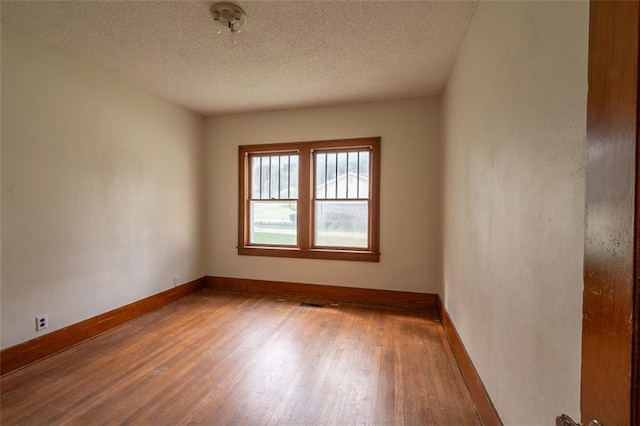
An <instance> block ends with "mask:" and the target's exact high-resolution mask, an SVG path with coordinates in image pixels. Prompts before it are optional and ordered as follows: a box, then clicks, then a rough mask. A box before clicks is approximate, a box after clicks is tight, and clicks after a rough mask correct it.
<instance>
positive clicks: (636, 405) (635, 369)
mask: <svg viewBox="0 0 640 426" xmlns="http://www.w3.org/2000/svg"><path fill="white" fill-rule="evenodd" d="M637 61H638V62H637V64H638V65H637V74H638V75H637V80H636V82H637V83H636V89H637V92H636V93H637V95H636V99H637V100H636V214H635V219H636V223H635V227H636V232H635V248H636V254H635V256H636V257H635V270H634V276H635V288H634V302H633V305H634V312H633V344H632V348H633V353H632V367H631V368H632V376H631V423H632V424H636V425H640V271H639V268H640V226H639V223H640V173H638V165H639V164H640V12H638V53H637Z"/></svg>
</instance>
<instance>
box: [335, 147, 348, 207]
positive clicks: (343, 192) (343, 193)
mask: <svg viewBox="0 0 640 426" xmlns="http://www.w3.org/2000/svg"><path fill="white" fill-rule="evenodd" d="M337 179H338V197H337V198H347V153H346V152H340V153H338V177H337Z"/></svg>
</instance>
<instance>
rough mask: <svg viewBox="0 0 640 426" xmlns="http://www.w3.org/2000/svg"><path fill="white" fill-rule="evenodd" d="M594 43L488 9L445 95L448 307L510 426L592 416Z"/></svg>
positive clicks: (536, 10) (503, 5)
mask: <svg viewBox="0 0 640 426" xmlns="http://www.w3.org/2000/svg"><path fill="white" fill-rule="evenodd" d="M587 38H588V3H586V2H480V4H479V6H478V9H477V11H476V14H475V17H474V18H473V21H472V23H471V27H470V28H469V31H468V34H467V36H466V39H465V42H464V44H463V47H462V51H461V53H460V56H459V57H458V61H457V64H456V66H455V70H454V71H453V74H452V76H451V78H450V80H449V83H448V86H447V89H446V92H445V96H444V106H443V117H444V120H443V123H444V125H443V133H444V137H443V140H444V145H443V146H444V147H443V154H444V155H443V158H444V165H443V167H444V181H445V182H444V189H445V192H444V193H445V207H444V209H445V213H444V225H445V226H444V230H445V231H444V254H443V256H444V262H443V264H444V286H445V287H444V296H445V303H446V307H447V309H448V311H449V312H450V314H451V317H452V319H453V322H454V324H455V326H456V327H457V330H458V331H459V333H460V335H461V337H462V340H463V342H464V344H465V346H466V348H467V350H468V352H469V354H470V356H471V358H472V360H473V362H474V364H475V366H476V368H477V370H478V372H479V374H480V376H481V378H482V380H483V382H484V385H485V386H486V388H487V390H488V392H489V394H490V396H491V398H492V400H493V402H494V404H495V406H496V408H497V410H498V412H499V414H500V416H501V417H502V420H503V421H504V423H505V424H507V425H515V424H518V425H521V424H536V425H538V424H539V425H548V424H553V423H554V418H555V416H557V415H559V414H561V413H567V414H569V415H571V416H572V417H573V418H574V419H579V418H580V413H579V396H580V344H581V304H582V257H583V229H584V163H585V156H586V152H585V135H586V94H587Z"/></svg>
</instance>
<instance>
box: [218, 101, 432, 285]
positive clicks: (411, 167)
mask: <svg viewBox="0 0 640 426" xmlns="http://www.w3.org/2000/svg"><path fill="white" fill-rule="evenodd" d="M439 111H440V107H439V99H438V98H426V99H425V98H422V99H412V100H404V101H395V102H381V103H370V104H356V105H347V106H338V107H328V108H313V109H301V110H294V111H276V112H264V113H253V114H239V115H229V116H220V117H213V118H209V119H208V121H207V137H206V138H207V144H206V149H205V152H206V155H205V157H206V163H207V173H208V174H207V179H206V190H207V193H208V204H207V206H208V208H207V213H206V217H207V232H206V238H207V245H206V247H207V248H206V252H207V259H206V261H205V267H206V273H207V274H208V275H214V276H223V277H239V278H253V279H263V280H276V281H289V282H301V283H311V284H326V285H341V286H351V287H365V288H373V289H386V290H401V291H414V292H428V293H438V292H439V291H440V288H441V287H440V282H441V280H440V276H439V271H440V226H439V224H440V207H439V194H440V181H439V176H440V165H439V162H440V151H439V137H440V136H439V125H440V113H439ZM366 136H381V137H382V168H381V177H382V182H381V211H380V215H381V228H380V239H381V241H380V246H381V248H380V250H381V253H382V255H381V257H380V263H369V262H346V261H329V260H309V259H290V258H267V257H256V256H238V255H237V252H236V246H237V231H236V230H237V220H238V216H237V215H238V209H237V204H238V190H237V187H238V185H237V179H238V166H237V163H238V160H237V158H238V145H245V144H257V143H270V142H292V141H306V140H324V139H344V138H354V137H366Z"/></svg>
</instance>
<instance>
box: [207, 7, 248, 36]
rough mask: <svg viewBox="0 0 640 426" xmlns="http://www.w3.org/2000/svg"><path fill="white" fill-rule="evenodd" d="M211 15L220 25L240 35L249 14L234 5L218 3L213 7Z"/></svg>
mask: <svg viewBox="0 0 640 426" xmlns="http://www.w3.org/2000/svg"><path fill="white" fill-rule="evenodd" d="M210 10H211V15H212V16H213V20H214V21H216V22H217V23H218V25H220V26H223V27H225V28H227V29H229V30H230V31H231V32H232V33H238V32H240V31H241V30H242V27H243V26H244V24H246V23H247V14H246V13H245V11H244V10H242V8H241V7H240V6H238V5H236V4H233V3H216V4H214V5H213V6H211V9H210Z"/></svg>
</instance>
